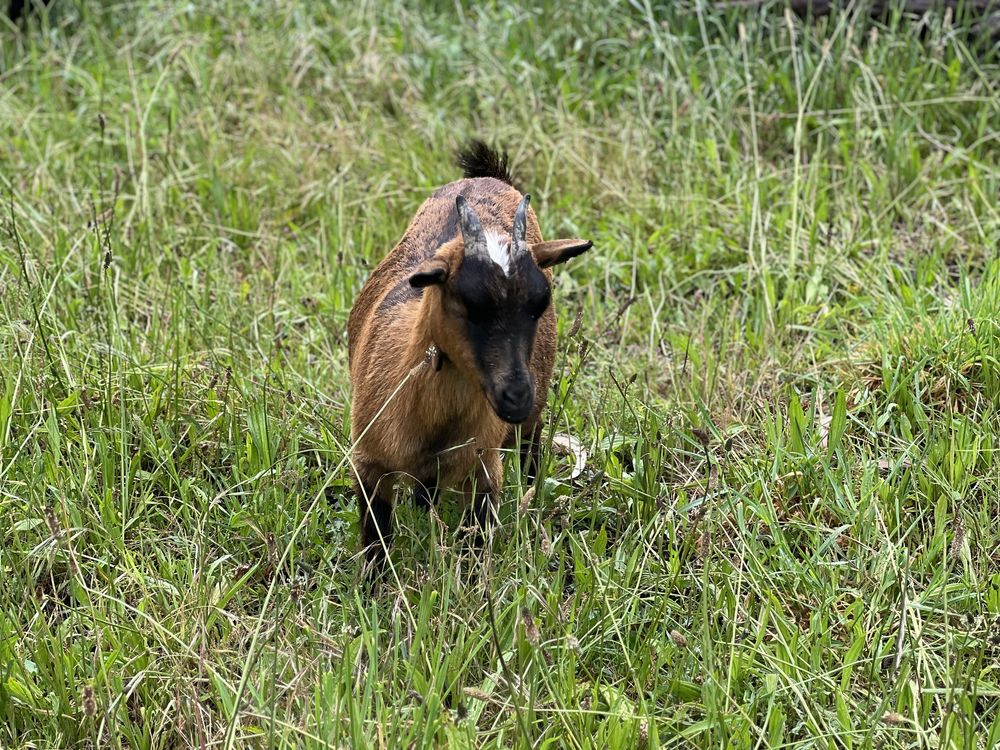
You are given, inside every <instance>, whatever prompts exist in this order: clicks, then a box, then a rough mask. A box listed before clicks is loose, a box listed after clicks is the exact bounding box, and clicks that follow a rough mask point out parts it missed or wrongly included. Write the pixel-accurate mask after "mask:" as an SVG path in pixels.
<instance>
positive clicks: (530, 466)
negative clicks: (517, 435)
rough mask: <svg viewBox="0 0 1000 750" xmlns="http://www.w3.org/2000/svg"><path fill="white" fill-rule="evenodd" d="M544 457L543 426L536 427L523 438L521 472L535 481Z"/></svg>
mask: <svg viewBox="0 0 1000 750" xmlns="http://www.w3.org/2000/svg"><path fill="white" fill-rule="evenodd" d="M541 459H542V428H541V425H539V426H538V427H535V428H534V429H533V430H531V432H530V433H529V434H528V435H526V436H524V437H522V438H521V473H522V474H523V475H524V476H525V478H527V479H528V480H529V481H533V480H534V479H535V478H536V477H537V476H538V472H539V470H540V468H541V467H540V463H541Z"/></svg>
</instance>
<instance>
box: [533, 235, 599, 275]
mask: <svg viewBox="0 0 1000 750" xmlns="http://www.w3.org/2000/svg"><path fill="white" fill-rule="evenodd" d="M593 246H594V243H593V242H591V241H590V240H575V239H574V240H549V241H548V242H536V243H534V244H533V245H532V246H531V253H532V255H534V256H535V262H536V263H537V264H538V266H539V267H540V268H550V267H552V266H555V265H558V264H559V263H565V262H566V261H567V260H569V259H570V258H575V257H576V256H577V255H581V254H582V253H585V252H587V251H588V250H590V248H592V247H593Z"/></svg>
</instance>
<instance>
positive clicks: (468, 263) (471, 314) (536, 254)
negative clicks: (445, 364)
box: [410, 195, 592, 424]
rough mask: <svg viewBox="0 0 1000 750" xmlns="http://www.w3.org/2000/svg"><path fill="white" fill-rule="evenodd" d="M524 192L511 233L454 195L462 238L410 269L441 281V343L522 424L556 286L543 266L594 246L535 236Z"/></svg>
mask: <svg viewBox="0 0 1000 750" xmlns="http://www.w3.org/2000/svg"><path fill="white" fill-rule="evenodd" d="M529 200H530V197H529V196H528V195H525V196H524V197H523V198H522V199H521V202H520V204H519V205H518V207H517V210H516V211H515V213H514V222H513V229H512V230H511V234H510V237H504V236H501V235H500V234H498V233H496V232H494V231H491V230H488V229H484V227H483V224H482V222H481V221H480V219H479V216H478V215H477V214H476V212H475V210H474V209H473V208H472V206H470V205H469V204H468V203H467V202H466V201H465V199H464V198H463V197H462V196H458V197H457V198H456V200H455V204H456V210H457V212H458V224H459V226H460V227H461V230H462V236H461V242H460V244H454V243H448V244H446V245H445V246H443V247H442V248H441V249H440V250H439V251H438V252H437V253H436V254H435V255H434V256H433V257H432V258H430V259H428V260H427V261H425V262H424V263H423V264H421V265H420V266H419V267H418V268H417V269H416V270H415V272H414V273H413V274H412V275H411V276H410V284H412V285H413V286H414V287H436V288H437V289H439V290H440V294H438V295H434V296H433V297H432V299H430V300H429V303H430V304H431V305H432V309H431V311H430V320H429V321H428V323H429V325H430V327H431V332H432V335H433V336H434V337H435V343H437V344H438V345H440V346H441V347H442V348H443V349H444V350H445V354H446V355H447V356H448V358H449V359H451V360H453V361H454V363H455V365H456V366H457V367H458V368H459V369H460V370H461V371H462V372H463V373H464V374H465V375H466V376H467V377H469V378H470V379H475V380H477V381H478V382H479V384H480V385H481V386H482V389H483V392H484V393H485V395H486V398H487V400H488V401H489V403H490V405H491V406H492V408H493V410H494V411H495V412H496V414H497V416H499V417H500V418H501V419H503V420H504V421H506V422H510V423H512V424H517V423H519V422H523V421H524V420H525V419H527V418H528V417H529V416H530V415H531V413H532V410H533V409H534V405H535V383H534V378H533V376H532V374H531V370H530V368H529V364H530V361H531V353H532V349H533V346H534V341H535V333H536V331H537V330H538V321H539V320H541V318H542V316H543V315H544V314H545V312H546V310H548V308H549V305H550V303H551V297H552V289H551V283H550V277H549V274H547V273H544V272H543V271H542V269H545V268H549V267H551V266H554V265H556V264H558V263H563V262H565V261H567V260H569V259H570V258H573V257H575V256H577V255H580V254H581V253H583V252H584V251H586V250H588V249H589V248H590V247H591V244H592V243H591V242H590V241H589V240H579V239H565V240H552V241H550V242H536V243H531V244H529V243H528V239H527V233H528V202H529Z"/></svg>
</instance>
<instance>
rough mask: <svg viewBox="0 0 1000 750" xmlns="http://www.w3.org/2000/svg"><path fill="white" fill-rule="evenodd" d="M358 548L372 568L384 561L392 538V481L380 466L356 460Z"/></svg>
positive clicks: (377, 566)
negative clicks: (361, 550) (359, 543)
mask: <svg viewBox="0 0 1000 750" xmlns="http://www.w3.org/2000/svg"><path fill="white" fill-rule="evenodd" d="M354 468H355V472H356V473H357V483H356V486H357V494H358V512H359V515H360V522H361V524H360V525H361V547H362V549H363V550H364V552H365V560H366V561H367V563H368V565H369V567H370V569H371V570H372V571H375V570H377V569H378V568H379V567H381V566H382V565H383V564H384V563H385V558H386V555H387V554H388V552H389V543H390V542H391V541H392V487H393V480H392V477H391V475H390V474H387V473H386V472H385V471H384V470H383V469H382V468H381V467H379V466H375V465H373V464H369V463H366V462H365V461H356V462H355V467H354Z"/></svg>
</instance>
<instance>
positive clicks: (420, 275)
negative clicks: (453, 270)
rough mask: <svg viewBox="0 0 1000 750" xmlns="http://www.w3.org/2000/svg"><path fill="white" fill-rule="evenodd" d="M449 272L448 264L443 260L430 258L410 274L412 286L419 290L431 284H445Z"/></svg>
mask: <svg viewBox="0 0 1000 750" xmlns="http://www.w3.org/2000/svg"><path fill="white" fill-rule="evenodd" d="M448 270H449V269H448V263H447V262H445V260H444V259H443V258H428V259H427V260H425V261H424V262H423V263H421V264H420V265H419V266H417V270H416V271H414V272H413V273H412V274H410V286H412V287H417V288H418V289H419V288H423V287H425V286H430V285H431V284H443V283H444V281H445V279H447V278H448Z"/></svg>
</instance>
